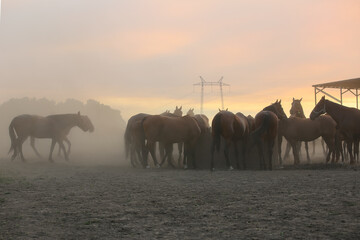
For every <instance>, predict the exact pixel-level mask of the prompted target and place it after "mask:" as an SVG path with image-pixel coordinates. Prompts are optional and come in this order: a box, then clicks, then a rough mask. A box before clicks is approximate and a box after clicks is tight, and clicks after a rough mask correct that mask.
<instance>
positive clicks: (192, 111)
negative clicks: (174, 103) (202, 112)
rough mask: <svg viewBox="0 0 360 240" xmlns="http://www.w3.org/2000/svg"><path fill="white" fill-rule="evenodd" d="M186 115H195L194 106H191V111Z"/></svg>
mask: <svg viewBox="0 0 360 240" xmlns="http://www.w3.org/2000/svg"><path fill="white" fill-rule="evenodd" d="M186 115H189V116H191V117H193V116H195V114H194V109H193V108H190V109H189V111H188V112H187V113H186Z"/></svg>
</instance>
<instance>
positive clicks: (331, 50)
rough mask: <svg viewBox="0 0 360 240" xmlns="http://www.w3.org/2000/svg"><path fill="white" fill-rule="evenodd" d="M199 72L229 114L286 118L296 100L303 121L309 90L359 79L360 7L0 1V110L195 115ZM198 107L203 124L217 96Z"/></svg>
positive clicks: (301, 1) (341, 0)
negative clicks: (282, 114) (71, 104)
mask: <svg viewBox="0 0 360 240" xmlns="http://www.w3.org/2000/svg"><path fill="white" fill-rule="evenodd" d="M200 75H201V76H203V77H204V78H205V79H206V80H208V81H217V80H218V79H219V78H220V77H221V76H224V82H225V83H228V84H230V85H231V87H230V88H225V89H224V101H225V108H226V107H228V108H229V110H231V111H233V112H238V111H240V112H243V113H245V114H249V113H251V114H255V113H256V112H258V111H259V110H261V109H262V108H263V107H265V106H266V105H268V104H270V103H271V102H274V101H275V100H276V99H282V101H283V103H284V104H283V106H284V109H285V111H286V112H288V110H289V107H290V102H291V100H292V97H295V98H300V97H303V98H304V100H303V102H304V104H305V108H306V109H305V110H306V113H307V114H308V113H309V111H310V108H312V107H313V105H314V89H313V88H312V87H311V86H312V84H316V83H322V82H329V81H336V80H342V79H349V78H355V77H360V1H359V0H353V1H351V0H337V1H336V0H323V1H322V0H315V1H314V0H292V1H288V0H278V1H277V0H274V1H272V0H261V1H260V0H248V1H240V0H221V1H220V0H218V1H215V0H178V1H175V0H174V1H169V0H131V1H129V0H126V1H125V0H102V1H94V0H76V1H74V0H2V13H1V23H0V83H1V86H0V102H3V101H6V100H8V99H9V98H12V97H24V96H28V97H38V98H42V97H46V98H49V99H54V100H57V101H62V100H65V99H67V98H76V99H79V100H83V101H86V100H87V99H89V98H91V99H95V100H98V101H100V102H102V103H105V104H109V105H111V106H112V107H114V108H117V109H120V110H121V111H122V114H123V116H124V117H125V118H128V117H129V116H130V115H132V114H135V113H138V112H148V113H154V114H155V113H158V112H162V111H165V110H166V109H170V110H173V108H175V106H176V105H183V106H184V108H185V110H187V109H188V108H190V107H195V111H197V112H199V108H200V88H199V87H193V84H194V83H197V82H199V81H200V79H199V76H200ZM336 93H337V92H336ZM348 96H349V97H351V96H350V95H348ZM351 100H353V99H351ZM204 101H205V106H204V108H205V113H207V114H208V115H210V117H212V116H213V115H214V114H215V113H216V111H217V109H218V108H219V107H221V102H220V96H219V91H218V89H217V88H216V87H214V88H213V89H211V88H207V89H206V92H205V99H204ZM349 103H350V104H352V103H354V102H349Z"/></svg>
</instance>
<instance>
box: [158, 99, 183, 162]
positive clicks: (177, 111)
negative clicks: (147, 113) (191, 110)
mask: <svg viewBox="0 0 360 240" xmlns="http://www.w3.org/2000/svg"><path fill="white" fill-rule="evenodd" d="M160 115H161V116H166V117H181V116H182V115H183V112H182V106H180V107H178V106H176V108H175V110H174V112H173V113H171V112H170V111H165V112H164V113H162V114H160ZM177 146H178V152H179V158H178V163H180V162H181V159H182V153H183V143H182V142H180V143H178V144H177ZM159 152H160V158H161V159H162V161H161V162H160V166H162V165H163V163H164V159H165V158H164V156H165V147H164V144H163V143H162V142H159ZM168 163H169V165H170V166H171V167H175V166H174V164H173V163H172V160H171V159H170V160H169V162H168Z"/></svg>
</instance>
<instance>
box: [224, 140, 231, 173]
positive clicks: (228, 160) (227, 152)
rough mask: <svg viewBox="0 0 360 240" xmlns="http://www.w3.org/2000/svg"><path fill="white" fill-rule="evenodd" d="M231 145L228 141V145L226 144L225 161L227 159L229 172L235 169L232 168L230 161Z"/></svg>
mask: <svg viewBox="0 0 360 240" xmlns="http://www.w3.org/2000/svg"><path fill="white" fill-rule="evenodd" d="M230 144H231V141H230V140H227V141H226V143H225V149H224V155H225V159H226V167H227V168H228V169H229V170H232V169H233V167H232V166H231V163H230V159H229V146H230Z"/></svg>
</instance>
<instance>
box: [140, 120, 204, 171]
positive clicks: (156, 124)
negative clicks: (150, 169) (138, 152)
mask: <svg viewBox="0 0 360 240" xmlns="http://www.w3.org/2000/svg"><path fill="white" fill-rule="evenodd" d="M142 127H143V131H144V136H145V139H146V140H147V142H146V148H145V149H146V150H147V151H150V154H151V156H152V158H153V160H154V164H155V166H157V167H159V166H160V165H159V164H158V161H157V159H156V155H155V143H156V142H162V143H163V144H164V146H165V156H164V158H166V157H167V158H168V161H170V160H171V159H172V156H171V155H172V145H173V143H180V142H183V143H184V144H185V148H184V149H185V155H186V156H189V157H190V158H191V159H192V160H193V163H194V167H195V168H196V161H195V159H194V154H195V147H196V144H197V140H198V138H199V136H200V134H201V130H200V127H199V125H198V124H197V122H196V121H195V119H193V118H192V117H190V116H184V117H176V118H174V117H166V116H161V115H152V116H147V117H145V118H144V119H143V121H142ZM143 146H144V147H145V141H143ZM143 157H144V163H146V164H147V154H146V153H144V154H143Z"/></svg>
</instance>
